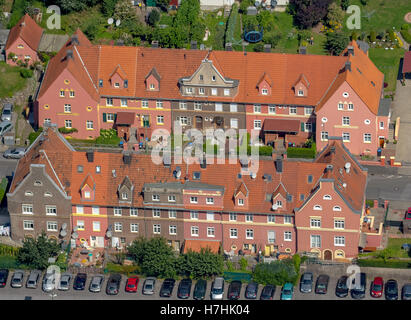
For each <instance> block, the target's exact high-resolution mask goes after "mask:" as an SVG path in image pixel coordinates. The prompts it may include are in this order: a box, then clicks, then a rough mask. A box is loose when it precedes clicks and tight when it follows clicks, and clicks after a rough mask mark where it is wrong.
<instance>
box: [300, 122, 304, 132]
mask: <svg viewBox="0 0 411 320" xmlns="http://www.w3.org/2000/svg"><path fill="white" fill-rule="evenodd" d="M304 128H305V124H304V122H301V132H304Z"/></svg>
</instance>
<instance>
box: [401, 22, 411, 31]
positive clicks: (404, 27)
mask: <svg viewBox="0 0 411 320" xmlns="http://www.w3.org/2000/svg"><path fill="white" fill-rule="evenodd" d="M409 28H410V25H409V24H408V23H404V24H403V25H402V26H401V30H408V29H409Z"/></svg>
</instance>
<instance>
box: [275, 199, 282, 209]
mask: <svg viewBox="0 0 411 320" xmlns="http://www.w3.org/2000/svg"><path fill="white" fill-rule="evenodd" d="M276 205H277V206H278V207H279V208H282V207H283V202H282V201H281V200H277V202H276Z"/></svg>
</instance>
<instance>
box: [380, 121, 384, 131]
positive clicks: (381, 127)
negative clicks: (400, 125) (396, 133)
mask: <svg viewBox="0 0 411 320" xmlns="http://www.w3.org/2000/svg"><path fill="white" fill-rule="evenodd" d="M381 124H382V125H381ZM379 127H380V129H384V121H380V125H379Z"/></svg>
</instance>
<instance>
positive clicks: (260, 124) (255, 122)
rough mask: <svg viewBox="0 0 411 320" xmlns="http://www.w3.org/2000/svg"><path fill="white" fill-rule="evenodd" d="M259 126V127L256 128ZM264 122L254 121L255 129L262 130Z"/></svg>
mask: <svg viewBox="0 0 411 320" xmlns="http://www.w3.org/2000/svg"><path fill="white" fill-rule="evenodd" d="M257 124H258V126H256V125H257ZM261 126H262V121H261V120H254V129H255V130H261Z"/></svg>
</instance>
